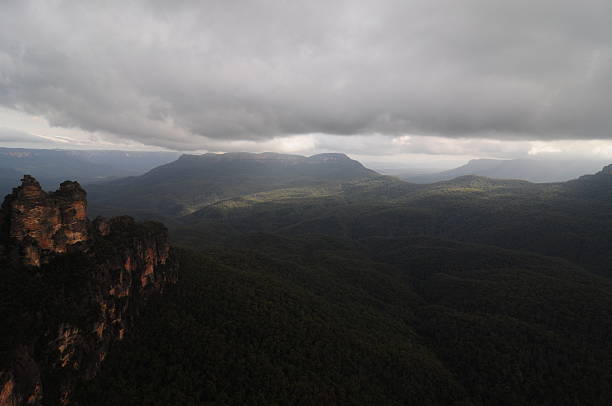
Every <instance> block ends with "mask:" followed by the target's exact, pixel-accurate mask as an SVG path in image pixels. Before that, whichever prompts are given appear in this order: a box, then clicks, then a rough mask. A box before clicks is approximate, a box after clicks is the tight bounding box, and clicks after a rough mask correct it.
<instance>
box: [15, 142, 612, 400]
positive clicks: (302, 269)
mask: <svg viewBox="0 0 612 406" xmlns="http://www.w3.org/2000/svg"><path fill="white" fill-rule="evenodd" d="M223 181H225V182H226V183H223ZM190 182H191V183H190ZM188 184H191V185H192V189H187V191H189V192H192V193H194V192H207V191H210V190H211V188H212V185H215V186H217V187H219V188H220V189H218V190H221V191H222V192H223V196H224V197H223V198H221V197H220V195H216V196H213V197H211V195H210V194H206V193H202V196H205V198H203V199H202V200H200V201H199V203H198V204H199V205H201V207H199V208H198V209H197V210H194V211H192V212H191V213H189V214H187V215H182V216H181V215H180V212H179V213H176V214H174V215H172V221H171V223H170V224H169V233H170V239H171V240H172V242H173V244H174V245H175V246H177V247H179V248H178V249H177V256H178V260H179V263H180V264H181V266H180V269H179V270H178V281H177V283H176V284H174V285H172V284H171V285H169V286H167V287H166V288H165V289H164V295H163V296H153V297H152V298H151V300H150V302H149V304H148V305H147V306H143V307H141V308H139V317H134V318H133V319H131V320H133V325H131V326H130V334H128V335H126V336H125V339H124V340H121V341H120V342H118V343H116V344H115V345H113V347H112V351H110V352H109V353H108V354H107V355H106V358H105V362H104V363H103V364H101V368H100V370H99V373H98V374H97V376H96V378H95V379H92V380H86V381H84V382H81V383H79V384H78V385H76V387H75V391H74V398H75V400H76V401H78V402H79V404H87V405H94V406H95V405H107V404H116V405H140V404H148V405H201V404H227V405H244V404H250V405H269V404H390V405H403V404H426V405H440V406H443V405H472V406H486V405H491V404H496V405H508V406H510V405H512V406H519V405H541V404H555V405H601V406H604V405H608V404H610V402H611V401H612V376H611V375H610V372H609V371H611V370H612V346H611V345H610V340H609V337H610V335H611V334H612V310H611V309H612V281H611V278H612V274H611V273H610V269H609V264H610V263H611V261H612V250H610V241H612V198H611V197H612V170H610V167H609V166H608V167H605V168H603V169H602V170H600V171H599V172H597V173H596V174H594V175H585V176H582V177H580V178H578V179H575V180H572V181H569V182H560V183H547V184H537V183H530V182H527V181H521V180H499V179H491V178H486V177H479V176H462V177H458V178H455V179H453V180H449V181H443V182H438V183H434V184H428V185H417V184H411V183H407V182H403V181H401V180H398V179H396V178H392V177H388V176H381V175H378V174H376V173H373V172H372V171H369V170H367V169H365V168H364V167H363V166H362V165H360V164H359V163H358V162H356V161H352V160H350V159H348V158H347V157H345V156H342V155H332V156H323V157H321V156H315V157H311V158H306V157H295V156H286V155H276V154H257V155H253V154H227V155H208V156H207V155H204V156H184V157H182V158H181V159H179V160H177V161H175V162H173V163H170V164H168V165H164V166H161V167H159V168H156V169H154V170H153V171H151V172H149V173H147V174H145V175H142V176H140V177H133V178H127V179H123V180H118V181H114V182H108V183H105V184H103V185H99V186H100V187H101V189H100V190H99V191H98V193H102V191H104V193H105V195H98V196H109V195H110V196H111V197H112V199H114V200H112V201H113V202H119V203H120V204H121V205H123V206H124V207H133V208H134V210H136V211H137V210H138V207H139V205H140V204H144V203H143V202H144V197H142V198H141V197H139V196H138V195H137V194H136V193H137V192H140V191H147V193H149V194H148V195H146V198H147V199H150V200H153V199H154V198H155V190H160V191H163V190H164V189H163V187H167V188H168V189H167V190H168V193H170V191H174V192H175V193H179V195H178V196H177V197H176V199H180V198H181V196H185V195H181V194H180V193H181V191H185V187H186V185H188ZM102 188H105V189H102ZM122 188H123V189H122ZM200 188H201V189H200ZM132 196H136V199H135V200H131V199H132ZM168 197H169V198H170V197H173V195H170V194H169V195H168ZM90 199H91V200H92V201H94V202H95V199H94V198H93V197H90ZM121 199H124V200H121ZM175 201H180V200H175ZM94 204H96V203H94ZM148 207H151V208H152V209H157V207H156V206H154V205H152V206H148ZM151 215H152V216H159V215H160V212H159V211H154V210H152V212H151ZM45 224H46V223H45ZM72 231H75V230H72ZM76 231H78V230H76ZM128 234H129V233H128ZM70 235H77V234H75V233H74V232H72V233H71V234H70ZM120 235H125V232H124V233H119V234H117V236H120ZM53 241H57V242H58V243H63V242H64V239H61V238H59V239H57V240H55V239H53ZM28 252H35V251H32V250H30V251H28ZM105 255H106V254H105ZM100 258H102V257H100ZM104 258H106V257H104ZM108 258H111V259H112V258H113V255H112V254H110V256H109V257H108ZM58 266H59V265H58ZM84 269H89V268H87V267H85V268H84ZM46 275H50V273H47V274H46ZM17 281H19V279H17ZM16 285H18V282H14V283H13V282H12V283H11V285H10V286H16ZM71 286H72V285H71ZM68 292H71V290H68ZM75 292H76V291H75ZM52 297H54V296H52ZM67 297H69V298H70V297H72V296H70V295H68V296H67ZM25 298H26V296H23V298H22V300H26V299H25ZM28 303H29V302H28ZM44 303H48V302H44ZM58 306H60V307H61V308H64V307H66V308H70V309H72V307H70V306H72V305H70V304H68V305H63V304H61V303H60V304H59V305H58ZM55 309H57V308H55ZM17 320H21V319H19V318H18V319H17ZM20 331H24V330H20Z"/></svg>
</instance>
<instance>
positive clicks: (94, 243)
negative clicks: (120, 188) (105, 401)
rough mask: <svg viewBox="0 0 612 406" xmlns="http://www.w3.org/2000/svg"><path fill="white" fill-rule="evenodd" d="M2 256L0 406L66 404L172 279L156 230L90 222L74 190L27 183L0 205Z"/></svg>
mask: <svg viewBox="0 0 612 406" xmlns="http://www.w3.org/2000/svg"><path fill="white" fill-rule="evenodd" d="M0 247H1V248H0V267H2V271H1V272H2V275H0V276H1V277H2V278H3V280H4V281H5V282H6V285H7V286H5V287H4V289H5V290H6V291H3V292H0V293H1V294H4V295H5V296H6V298H5V302H7V303H8V305H6V306H8V307H9V308H8V309H4V308H3V309H2V310H5V311H6V312H7V313H8V314H9V315H10V317H7V318H8V325H5V326H4V327H5V328H7V330H8V334H7V335H6V337H5V338H4V341H3V342H2V343H3V344H5V343H6V347H7V348H5V349H2V352H1V353H0V356H1V358H0V406H9V405H11V406H17V405H42V404H70V403H71V394H72V392H73V390H74V387H75V385H77V384H78V383H79V382H81V381H83V380H89V379H92V378H93V377H94V376H95V375H96V373H97V372H98V370H99V368H100V366H101V363H102V361H103V360H104V358H105V357H106V354H107V353H108V351H110V349H111V347H112V345H113V343H114V342H116V341H118V340H121V339H123V337H124V336H125V333H126V331H127V330H129V328H130V325H131V323H132V321H133V319H134V317H136V316H137V314H138V311H139V308H140V307H141V306H142V305H143V304H144V302H146V299H147V297H149V296H150V295H152V294H157V293H161V292H162V291H163V289H164V288H165V287H166V286H167V285H168V284H170V283H172V282H174V281H175V279H176V268H177V266H176V263H175V260H174V259H173V258H174V257H173V255H172V253H171V249H170V245H169V243H168V238H167V232H166V229H165V228H164V226H163V225H161V224H159V223H155V222H146V223H137V222H135V221H134V220H133V219H132V218H130V217H117V218H113V219H103V218H97V219H95V220H94V221H89V220H88V219H87V202H86V193H85V191H84V190H83V189H82V188H81V187H80V186H79V184H78V183H76V182H63V183H62V184H61V185H60V188H59V189H58V190H57V191H56V192H52V193H47V192H45V191H43V190H42V189H41V188H40V185H39V184H38V182H37V181H36V180H35V179H34V178H32V177H31V176H27V175H26V176H25V177H24V178H23V180H22V185H21V186H20V187H17V188H15V189H13V193H11V194H9V195H8V196H6V198H5V201H4V203H3V205H2V210H1V211H0ZM12 281H13V282H12ZM12 283H13V284H14V287H12V286H11V284H12ZM10 306H12V308H11V307H10Z"/></svg>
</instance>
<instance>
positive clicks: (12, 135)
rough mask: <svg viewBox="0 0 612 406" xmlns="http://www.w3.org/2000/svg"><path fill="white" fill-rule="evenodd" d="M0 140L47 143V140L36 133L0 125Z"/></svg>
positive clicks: (6, 141)
mask: <svg viewBox="0 0 612 406" xmlns="http://www.w3.org/2000/svg"><path fill="white" fill-rule="evenodd" d="M0 142H3V143H14V142H26V143H33V144H46V143H49V140H48V139H46V138H43V137H39V136H37V135H33V134H28V133H25V132H23V131H18V130H14V129H12V128H4V127H0Z"/></svg>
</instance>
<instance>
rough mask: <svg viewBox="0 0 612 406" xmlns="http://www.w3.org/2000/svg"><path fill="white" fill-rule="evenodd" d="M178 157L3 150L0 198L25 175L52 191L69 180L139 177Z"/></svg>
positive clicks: (87, 180) (0, 164)
mask: <svg viewBox="0 0 612 406" xmlns="http://www.w3.org/2000/svg"><path fill="white" fill-rule="evenodd" d="M178 156H179V154H178V153H175V152H154V151H152V152H142V151H102V150H59V149H58V150H54V149H25V148H0V194H2V195H5V194H7V193H9V192H10V191H11V188H12V187H13V186H14V185H15V184H16V183H18V181H19V179H21V176H23V175H24V174H30V175H33V176H35V177H36V178H37V179H38V180H39V182H41V184H42V185H43V187H48V188H51V187H54V186H55V185H56V184H58V183H59V182H61V181H63V180H66V179H72V180H77V181H79V182H81V183H91V182H97V181H101V180H108V179H112V178H118V177H125V176H131V175H139V174H142V173H144V172H146V171H148V170H150V169H152V168H155V167H156V166H159V165H162V164H164V163H167V162H170V161H173V160H175V159H176V158H177V157H178Z"/></svg>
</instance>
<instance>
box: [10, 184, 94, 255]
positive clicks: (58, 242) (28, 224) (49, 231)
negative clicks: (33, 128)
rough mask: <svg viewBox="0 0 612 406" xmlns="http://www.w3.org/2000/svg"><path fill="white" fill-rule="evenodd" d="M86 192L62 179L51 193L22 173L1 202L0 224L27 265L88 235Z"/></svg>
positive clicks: (77, 185) (78, 241)
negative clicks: (18, 182)
mask: <svg viewBox="0 0 612 406" xmlns="http://www.w3.org/2000/svg"><path fill="white" fill-rule="evenodd" d="M85 197H86V193H85V191H84V190H83V189H82V188H81V186H79V184H78V183H77V182H70V181H67V182H63V183H62V184H61V185H60V188H59V189H58V190H57V191H56V192H53V193H47V192H45V191H44V190H42V189H41V187H40V184H39V183H38V182H37V181H36V179H34V178H33V177H31V176H29V175H26V176H24V177H23V180H22V184H21V186H19V187H17V188H15V189H13V193H11V194H10V195H8V196H7V197H6V198H5V200H4V203H3V204H2V215H1V217H0V227H1V228H2V231H3V233H4V235H5V238H7V239H8V242H10V243H12V244H11V245H12V246H13V247H15V248H18V249H20V250H21V252H20V254H21V257H22V260H23V262H24V263H25V264H27V265H33V266H40V264H41V262H44V261H46V259H47V258H48V257H49V255H52V254H55V253H64V252H66V251H67V250H68V249H69V248H70V247H71V246H73V245H75V244H77V243H80V242H83V241H86V240H87V239H88V232H87V228H88V221H87V201H86V200H85Z"/></svg>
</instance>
